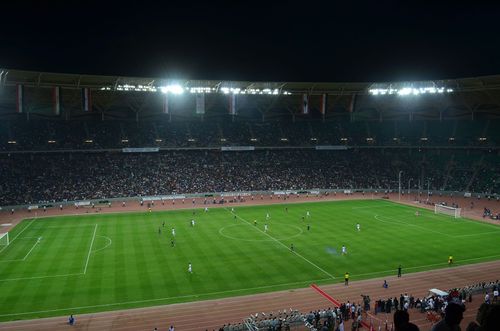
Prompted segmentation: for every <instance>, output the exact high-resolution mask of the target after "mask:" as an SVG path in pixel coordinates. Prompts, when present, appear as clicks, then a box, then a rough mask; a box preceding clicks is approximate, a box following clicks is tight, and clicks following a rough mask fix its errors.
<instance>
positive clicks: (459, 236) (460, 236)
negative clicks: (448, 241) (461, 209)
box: [375, 215, 500, 238]
mask: <svg viewBox="0 0 500 331" xmlns="http://www.w3.org/2000/svg"><path fill="white" fill-rule="evenodd" d="M378 217H384V218H388V219H392V220H394V221H396V222H390V221H384V220H381V219H380V218H378ZM375 218H376V219H377V220H379V221H381V222H387V223H398V224H401V225H408V226H414V227H417V228H420V229H425V230H426V231H431V232H435V233H439V234H442V235H445V236H448V237H450V238H462V237H472V236H481V235H485V234H494V233H498V234H500V229H499V230H498V231H490V232H480V233H472V234H459V235H452V234H448V233H443V232H439V231H436V230H430V229H427V228H424V227H421V226H418V225H416V224H413V223H406V222H400V221H399V220H397V219H395V218H392V217H389V216H380V215H375ZM400 219H401V220H411V219H413V217H411V216H409V217H401V218H400ZM434 221H436V222H440V220H434ZM470 222H474V221H470ZM450 223H451V224H453V223H455V222H453V221H452V222H450ZM474 223H475V224H477V223H478V222H474ZM479 224H481V223H479Z"/></svg>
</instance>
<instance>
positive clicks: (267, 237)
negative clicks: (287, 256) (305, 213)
mask: <svg viewBox="0 0 500 331" xmlns="http://www.w3.org/2000/svg"><path fill="white" fill-rule="evenodd" d="M237 226H245V227H248V232H253V233H252V234H251V235H252V236H255V237H256V238H251V239H250V238H248V237H244V236H241V235H233V234H231V233H230V232H231V231H230V230H228V229H231V228H234V227H237ZM280 226H285V227H287V228H292V229H295V230H296V231H295V233H294V234H292V235H289V236H286V237H274V236H273V235H272V233H271V234H269V233H267V234H268V235H266V234H265V233H264V232H261V231H259V232H260V233H258V232H257V231H256V230H255V229H252V228H251V225H249V224H242V223H239V224H231V225H227V226H223V227H222V228H220V229H219V233H220V235H221V236H223V237H226V238H229V239H233V240H240V241H275V240H288V239H292V238H295V237H298V236H300V235H301V234H302V233H304V231H303V230H302V229H301V228H300V227H298V226H296V225H291V224H280ZM228 232H229V233H228ZM248 232H246V233H248ZM259 236H261V237H262V239H259V238H258V237H259Z"/></svg>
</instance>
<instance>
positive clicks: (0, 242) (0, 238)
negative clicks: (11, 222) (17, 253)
mask: <svg viewBox="0 0 500 331" xmlns="http://www.w3.org/2000/svg"><path fill="white" fill-rule="evenodd" d="M8 245H9V233H8V232H5V233H0V247H2V246H4V247H5V246H8Z"/></svg>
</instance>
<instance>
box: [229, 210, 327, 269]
mask: <svg viewBox="0 0 500 331" xmlns="http://www.w3.org/2000/svg"><path fill="white" fill-rule="evenodd" d="M224 209H225V210H226V211H228V212H229V213H231V214H233V215H236V214H234V213H233V212H231V211H229V210H228V209H227V208H224ZM236 217H238V218H239V219H240V220H242V221H243V222H245V223H247V224H248V225H250V226H252V224H250V222H248V221H247V220H246V219H244V218H243V217H241V216H239V215H236ZM252 227H253V228H256V227H254V226H252ZM256 229H257V230H258V231H259V232H261V233H263V234H264V235H266V236H268V237H269V238H271V239H272V240H273V241H275V242H277V243H278V244H280V245H281V246H283V247H285V248H286V249H287V250H290V248H289V247H288V246H287V245H285V244H283V243H282V242H281V241H279V240H277V239H276V238H274V237H273V236H271V235H269V234H268V233H267V232H264V231H262V230H261V229H259V228H256ZM292 253H294V254H295V255H297V256H298V257H300V258H301V259H303V260H304V261H306V262H307V263H309V264H310V265H312V266H314V267H316V268H317V269H318V270H321V272H323V273H324V274H327V275H328V276H329V277H330V278H332V279H335V277H334V276H333V275H332V274H330V273H329V272H328V271H326V270H324V269H323V268H321V267H319V266H318V265H316V264H315V263H313V262H311V261H309V260H308V259H307V258H305V257H304V256H302V255H300V254H299V253H297V252H296V251H295V250H294V251H292Z"/></svg>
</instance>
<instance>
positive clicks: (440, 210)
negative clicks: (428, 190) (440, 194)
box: [434, 204, 462, 218]
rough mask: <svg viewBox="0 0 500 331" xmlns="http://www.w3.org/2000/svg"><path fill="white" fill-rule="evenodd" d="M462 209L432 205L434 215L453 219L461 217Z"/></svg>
mask: <svg viewBox="0 0 500 331" xmlns="http://www.w3.org/2000/svg"><path fill="white" fill-rule="evenodd" d="M461 211H462V208H455V207H450V206H445V205H441V204H435V205H434V214H445V215H449V216H453V217H454V218H460V217H461Z"/></svg>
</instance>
